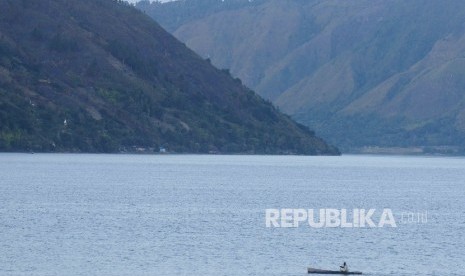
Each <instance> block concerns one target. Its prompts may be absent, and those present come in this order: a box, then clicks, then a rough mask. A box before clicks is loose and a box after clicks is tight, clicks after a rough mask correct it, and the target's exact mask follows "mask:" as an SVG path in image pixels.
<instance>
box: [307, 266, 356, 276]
mask: <svg viewBox="0 0 465 276" xmlns="http://www.w3.org/2000/svg"><path fill="white" fill-rule="evenodd" d="M308 273H309V274H339V275H361V274H362V272H360V271H348V272H342V271H339V270H324V269H318V268H312V267H309V268H308Z"/></svg>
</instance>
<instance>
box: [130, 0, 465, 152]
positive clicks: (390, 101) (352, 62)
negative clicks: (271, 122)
mask: <svg viewBox="0 0 465 276" xmlns="http://www.w3.org/2000/svg"><path fill="white" fill-rule="evenodd" d="M227 2H229V3H228V4H227V5H228V6H227V7H224V8H223V9H221V8H220V7H221V6H222V5H225V4H221V1H215V0H200V1H179V2H172V3H166V4H160V5H153V4H152V5H147V3H145V4H139V5H137V6H138V7H139V8H141V9H143V10H145V12H146V13H147V14H149V15H151V16H152V17H154V18H155V19H157V20H159V21H160V23H161V24H162V26H167V27H169V29H170V30H171V32H172V33H173V34H174V35H175V36H176V37H178V38H179V39H180V40H181V41H184V42H185V43H186V44H187V45H188V46H189V47H191V48H192V49H194V50H196V51H197V52H198V53H199V54H200V55H201V56H204V57H209V58H210V59H211V60H212V62H213V64H215V65H217V66H218V67H220V68H230V69H231V72H232V73H233V75H236V76H238V77H239V78H241V79H242V80H243V81H244V83H245V84H246V85H249V86H250V87H252V88H253V89H255V90H256V91H257V92H258V93H259V94H260V95H262V96H263V97H265V98H267V99H270V100H271V101H272V102H274V103H275V104H276V105H277V106H278V107H279V108H280V109H281V110H283V111H285V112H286V113H288V114H290V115H291V116H292V117H294V118H295V119H297V120H298V121H299V122H301V123H304V124H306V125H308V126H310V127H311V128H313V129H315V130H316V131H317V132H318V133H320V134H321V135H322V136H323V137H325V138H326V139H328V140H329V141H331V142H332V143H336V144H338V145H340V146H341V147H342V148H343V149H345V150H349V151H350V150H352V149H356V148H359V147H366V146H381V147H418V146H421V147H442V146H450V147H454V148H457V149H458V150H460V149H461V150H463V149H465V142H464V140H465V139H464V138H465V129H463V125H464V123H463V117H464V115H463V114H464V113H465V111H464V110H465V109H464V108H465V106H464V105H463V103H464V102H465V96H464V93H463V92H462V91H464V89H465V84H464V83H462V79H465V76H464V73H463V72H464V71H463V70H462V68H463V63H462V56H463V53H465V41H464V40H463V37H465V35H464V34H465V26H463V23H462V20H461V19H462V18H463V17H464V16H465V12H464V11H465V3H464V2H463V1H457V0H449V1H446V3H444V4H442V3H438V2H434V1H423V0H415V1H407V2H405V1H397V0H396V1H378V0H375V1H340V0H334V1H319V0H314V1H300V0H291V1H286V2H285V3H284V2H283V1H277V0H270V1H259V2H255V1H252V2H250V3H246V2H248V1H243V0H230V1H227ZM233 3H235V4H233ZM206 5H211V6H214V7H215V9H213V8H212V9H211V11H210V13H209V14H204V15H202V16H200V15H197V14H196V8H197V7H199V6H202V7H204V6H206ZM234 5H235V8H234V9H233V8H230V7H231V6H234ZM187 7H189V8H187ZM186 10H189V12H190V13H189V14H190V15H191V17H186V16H185V14H183V12H185V11H186ZM193 15H195V16H193ZM174 19H175V20H174ZM445 122H447V123H445ZM367 125H369V126H370V128H367V127H366V126H367ZM459 148H460V149H459Z"/></svg>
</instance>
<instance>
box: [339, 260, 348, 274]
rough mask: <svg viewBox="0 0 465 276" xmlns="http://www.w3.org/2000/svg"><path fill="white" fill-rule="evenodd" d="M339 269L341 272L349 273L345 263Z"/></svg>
mask: <svg viewBox="0 0 465 276" xmlns="http://www.w3.org/2000/svg"><path fill="white" fill-rule="evenodd" d="M339 267H340V270H341V272H349V267H348V266H347V264H346V262H344V264H343V265H341V266H339Z"/></svg>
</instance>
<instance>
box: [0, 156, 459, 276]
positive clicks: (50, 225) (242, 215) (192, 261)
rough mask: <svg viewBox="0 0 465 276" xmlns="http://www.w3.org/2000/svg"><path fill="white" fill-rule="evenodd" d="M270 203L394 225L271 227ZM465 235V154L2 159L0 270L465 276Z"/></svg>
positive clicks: (24, 272) (11, 272) (14, 272)
mask: <svg viewBox="0 0 465 276" xmlns="http://www.w3.org/2000/svg"><path fill="white" fill-rule="evenodd" d="M267 208H277V209H279V208H305V209H309V208H313V209H320V208H336V209H342V208H346V209H353V208H365V209H370V208H376V209H383V208H391V209H392V210H393V212H394V215H395V216H396V219H397V223H398V227H397V228H391V227H385V228H320V229H316V228H310V227H309V226H301V227H299V228H266V227H265V209H267ZM408 211H413V212H424V211H427V212H428V213H427V214H428V221H427V222H426V223H399V221H398V215H399V214H400V213H401V212H408ZM464 235H465V159H463V158H442V157H441V158H439V157H383V156H342V157H297V156H196V155H176V156H173V155H164V156H153V155H152V156H149V155H73V154H34V155H32V154H0V275H267V276H269V275H302V276H303V275H306V267H307V266H314V267H320V268H336V267H337V266H338V265H339V264H340V263H341V262H342V261H347V262H348V264H349V267H350V268H351V269H353V270H361V271H363V272H364V274H367V275H465V260H464V257H465V237H464Z"/></svg>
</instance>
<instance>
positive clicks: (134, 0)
mask: <svg viewBox="0 0 465 276" xmlns="http://www.w3.org/2000/svg"><path fill="white" fill-rule="evenodd" d="M126 1H128V2H129V3H136V2H139V1H140V0H126ZM152 1H153V0H150V2H152ZM159 1H160V2H169V1H173V0H159Z"/></svg>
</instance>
